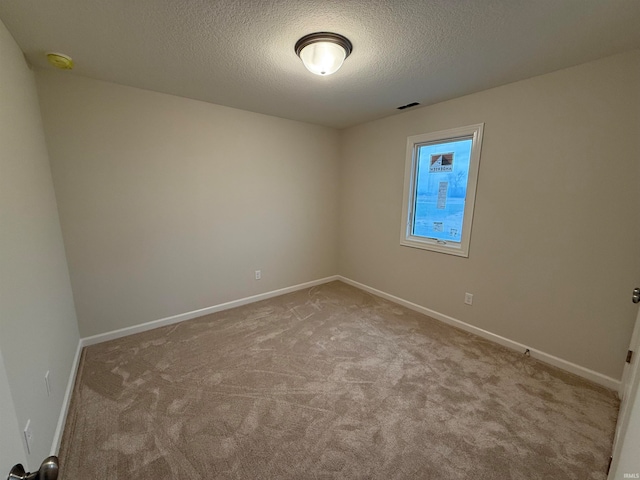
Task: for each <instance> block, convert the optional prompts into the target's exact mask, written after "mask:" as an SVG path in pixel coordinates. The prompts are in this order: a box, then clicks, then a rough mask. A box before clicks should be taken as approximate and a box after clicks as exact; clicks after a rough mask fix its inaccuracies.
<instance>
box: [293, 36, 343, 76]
mask: <svg viewBox="0 0 640 480" xmlns="http://www.w3.org/2000/svg"><path fill="white" fill-rule="evenodd" d="M295 50H296V54H297V55H298V56H299V57H300V59H301V60H302V63H304V66H305V67H307V70H309V71H310V72H311V73H315V74H316V75H322V76H326V75H331V74H332V73H335V72H337V71H338V69H339V68H340V67H341V66H342V63H343V62H344V60H345V58H347V57H348V56H349V55H350V54H351V51H352V50H353V46H352V45H351V42H350V41H349V40H348V39H347V38H345V37H343V36H342V35H338V34H337V33H329V32H318V33H312V34H310V35H306V36H304V37H302V38H301V39H300V40H298V42H297V43H296V47H295Z"/></svg>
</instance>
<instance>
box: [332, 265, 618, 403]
mask: <svg viewBox="0 0 640 480" xmlns="http://www.w3.org/2000/svg"><path fill="white" fill-rule="evenodd" d="M338 279H339V280H340V281H342V282H344V283H348V284H349V285H351V286H354V287H356V288H359V289H361V290H364V291H366V292H369V293H372V294H374V295H377V296H378V297H382V298H384V299H386V300H389V301H391V302H394V303H397V304H399V305H402V306H404V307H407V308H409V309H411V310H414V311H416V312H419V313H423V314H425V315H427V316H429V317H432V318H435V319H436V320H440V321H441V322H444V323H447V324H449V325H452V326H454V327H457V328H460V329H461V330H465V331H467V332H470V333H473V334H475V335H478V336H479V337H482V338H485V339H487V340H490V341H492V342H495V343H498V344H500V345H502V346H505V347H508V348H511V349H513V350H517V351H519V352H523V353H524V351H525V350H529V352H530V353H531V356H532V357H533V358H536V359H538V360H541V361H543V362H545V363H548V364H550V365H553V366H554V367H558V368H561V369H563V370H566V371H568V372H571V373H573V374H575V375H578V376H580V377H582V378H586V379H587V380H591V381H592V382H594V383H597V384H599V385H602V386H603V387H607V388H609V389H611V390H615V391H618V390H619V388H620V380H616V379H615V378H611V377H608V376H607V375H603V374H602V373H598V372H596V371H594V370H590V369H588V368H585V367H582V366H580V365H578V364H575V363H572V362H569V361H568V360H563V359H562V358H559V357H556V356H554V355H551V354H549V353H545V352H542V351H540V350H536V349H535V348H532V347H529V346H527V345H524V344H522V343H519V342H515V341H513V340H510V339H508V338H505V337H502V336H500V335H496V334H495V333H491V332H489V331H487V330H483V329H482V328H478V327H476V326H474V325H470V324H468V323H466V322H463V321H462V320H458V319H456V318H453V317H450V316H448V315H444V314H443V313H440V312H436V311H435V310H431V309H430V308H426V307H423V306H421V305H418V304H416V303H413V302H409V301H408V300H404V299H403V298H400V297H396V296H395V295H391V294H389V293H386V292H383V291H381V290H377V289H375V288H373V287H370V286H368V285H364V284H362V283H360V282H356V281H355V280H351V279H350V278H346V277H343V276H341V275H338Z"/></svg>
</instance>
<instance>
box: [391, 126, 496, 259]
mask: <svg viewBox="0 0 640 480" xmlns="http://www.w3.org/2000/svg"><path fill="white" fill-rule="evenodd" d="M483 126H484V124H482V123H481V124H478V125H471V126H468V127H460V128H454V129H451V130H445V131H442V132H435V133H426V134H423V135H415V136H412V137H409V138H408V139H407V159H406V163H405V179H404V203H403V212H402V236H401V238H400V243H401V244H402V245H406V246H408V247H414V248H424V249H426V250H433V251H435V252H441V253H448V254H451V255H459V256H462V257H468V256H469V240H470V238H471V221H472V218H473V203H474V200H475V196H476V181H477V179H478V167H479V165H480V149H481V147H482V129H483Z"/></svg>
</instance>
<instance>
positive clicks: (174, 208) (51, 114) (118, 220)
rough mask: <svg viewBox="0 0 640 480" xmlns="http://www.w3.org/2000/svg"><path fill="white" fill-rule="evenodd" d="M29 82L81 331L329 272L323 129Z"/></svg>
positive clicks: (328, 151) (330, 164) (328, 142)
mask: <svg viewBox="0 0 640 480" xmlns="http://www.w3.org/2000/svg"><path fill="white" fill-rule="evenodd" d="M37 81H38V88H39V93H40V99H41V100H40V101H41V107H42V113H43V119H44V124H45V131H46V135H47V142H48V145H49V152H50V156H51V165H52V171H53V178H54V184H55V188H56V192H57V195H58V204H59V210H60V219H61V224H62V230H63V235H64V239H65V245H66V248H67V256H68V261H69V271H70V274H71V282H72V285H73V291H74V297H75V300H76V308H77V313H78V322H79V326H80V331H81V333H82V336H88V335H94V334H99V333H103V332H108V331H111V330H115V329H118V328H123V327H129V326H133V325H137V324H140V323H143V322H148V321H152V320H158V319H162V318H166V317H168V316H172V315H176V314H180V313H185V312H190V311H193V310H197V309H200V308H206V307H209V306H212V305H218V304H220V303H223V302H227V301H231V300H236V299H239V298H243V297H247V296H250V295H255V294H259V293H263V292H268V291H271V290H276V289H279V288H283V287H288V286H291V285H296V284H299V283H303V282H307V281H311V280H315V279H318V278H322V277H326V276H329V275H334V274H335V273H336V271H337V224H338V222H337V196H338V177H337V175H338V147H339V146H338V141H339V137H338V133H337V132H336V131H335V130H333V129H329V128H325V127H318V126H314V125H309V124H304V123H299V122H295V121H290V120H283V119H279V118H275V117H269V116H266V115H260V114H255V113H250V112H245V111H242V110H236V109H232V108H227V107H221V106H218V105H212V104H207V103H204V102H199V101H195V100H188V99H185V98H181V97H174V96H170V95H165V94H160V93H155V92H150V91H145V90H139V89H135V88H131V87H125V86H120V85H115V84H110V83H106V82H100V81H95V80H89V79H86V78H82V77H77V76H71V75H65V74H64V73H58V72H46V71H40V72H38V73H37ZM185 81H188V78H186V77H185ZM256 270H261V272H262V279H261V280H256V279H255V278H254V277H255V275H254V272H255V271H256Z"/></svg>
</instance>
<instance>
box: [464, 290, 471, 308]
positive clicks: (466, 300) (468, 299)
mask: <svg viewBox="0 0 640 480" xmlns="http://www.w3.org/2000/svg"><path fill="white" fill-rule="evenodd" d="M464 303H466V304H467V305H473V293H465V294H464Z"/></svg>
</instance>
